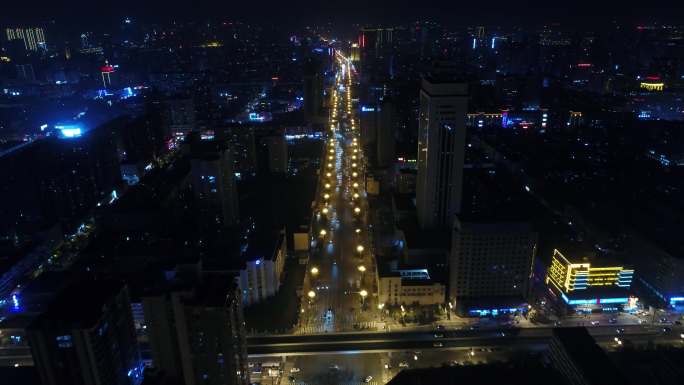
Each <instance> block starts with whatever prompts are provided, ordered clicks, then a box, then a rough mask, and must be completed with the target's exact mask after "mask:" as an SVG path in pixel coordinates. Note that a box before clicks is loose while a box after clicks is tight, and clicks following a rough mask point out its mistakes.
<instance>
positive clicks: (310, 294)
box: [306, 290, 316, 299]
mask: <svg viewBox="0 0 684 385" xmlns="http://www.w3.org/2000/svg"><path fill="white" fill-rule="evenodd" d="M306 295H307V296H308V297H309V298H310V299H314V298H316V292H315V291H313V290H309V292H308V293H306Z"/></svg>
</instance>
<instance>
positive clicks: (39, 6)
mask: <svg viewBox="0 0 684 385" xmlns="http://www.w3.org/2000/svg"><path fill="white" fill-rule="evenodd" d="M123 16H133V17H138V18H142V19H144V20H145V21H166V20H168V19H169V18H192V19H197V18H228V19H230V18H236V19H237V18H239V19H243V20H250V21H255V20H259V19H262V20H265V21H278V22H281V23H282V24H292V25H302V24H305V23H308V22H312V23H313V22H324V21H332V22H335V23H350V22H351V23H373V22H401V21H407V20H415V19H416V18H429V19H434V20H436V21H439V22H442V23H445V24H450V23H454V24H470V23H473V22H478V23H486V22H491V23H497V24H510V25H515V24H517V23H525V24H529V23H539V24H543V23H545V22H564V23H578V24H585V23H593V24H599V25H600V24H601V22H602V21H603V22H605V20H606V19H607V18H615V19H621V20H628V21H634V22H652V21H665V22H667V21H676V20H681V17H683V16H684V1H678V0H650V1H634V0H622V1H618V0H603V1H596V0H593V1H591V0H575V1H552V0H547V1H540V0H517V1H513V0H508V1H502V0H489V1H481V2H478V1H459V0H451V1H438V0H420V1H407V0H395V1H389V0H380V1H377V0H376V1H361V0H349V1H340V0H331V1H323V0H319V1H315V0H289V1H282V0H281V1H276V0H261V1H234V0H224V1H216V0H213V1H208V0H165V1H164V0H118V1H114V0H110V1H107V0H105V1H101V0H97V1H94V0H89V1H85V0H73V1H46V0H37V1H30V2H21V1H12V2H6V3H5V4H3V10H2V14H1V15H0V21H2V22H5V23H8V22H9V23H13V22H19V21H33V20H35V21H45V20H46V19H56V20H57V21H62V22H69V23H79V24H80V25H81V26H84V27H85V26H88V27H90V26H93V25H94V26H97V25H107V24H111V23H115V22H116V21H118V20H120V18H121V17H123Z"/></svg>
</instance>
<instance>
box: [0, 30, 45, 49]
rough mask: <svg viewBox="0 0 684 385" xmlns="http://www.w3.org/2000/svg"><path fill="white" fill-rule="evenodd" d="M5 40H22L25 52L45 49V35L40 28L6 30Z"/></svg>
mask: <svg viewBox="0 0 684 385" xmlns="http://www.w3.org/2000/svg"><path fill="white" fill-rule="evenodd" d="M5 33H6V35H7V40H8V41H12V40H22V41H23V42H24V48H26V50H27V51H38V48H42V49H45V48H46V46H45V33H44V32H43V29H42V28H7V29H6V30H5Z"/></svg>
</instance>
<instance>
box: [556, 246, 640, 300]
mask: <svg viewBox="0 0 684 385" xmlns="http://www.w3.org/2000/svg"><path fill="white" fill-rule="evenodd" d="M633 276H634V269H631V268H627V267H625V266H601V265H597V264H596V263H595V262H594V263H592V262H590V261H587V260H584V259H582V260H581V261H573V260H570V259H568V258H566V257H565V256H564V255H563V254H562V253H561V252H560V251H558V250H554V251H553V256H552V258H551V266H549V269H548V272H547V275H546V285H547V286H548V287H549V289H550V290H551V291H553V292H554V293H555V294H556V295H558V296H560V297H561V298H562V299H563V301H564V302H565V303H566V304H568V305H570V306H573V307H577V306H579V307H592V308H594V307H601V308H602V307H606V306H608V307H611V308H614V307H617V306H623V307H624V306H632V305H633V302H634V299H633V298H632V297H631V296H630V295H629V290H630V287H631V285H632V278H633Z"/></svg>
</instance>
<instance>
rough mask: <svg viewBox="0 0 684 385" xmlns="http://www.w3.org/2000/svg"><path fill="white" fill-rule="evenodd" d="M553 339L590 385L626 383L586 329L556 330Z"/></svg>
mask: <svg viewBox="0 0 684 385" xmlns="http://www.w3.org/2000/svg"><path fill="white" fill-rule="evenodd" d="M553 337H554V339H555V340H556V341H558V342H559V343H560V345H561V346H562V347H563V349H565V351H566V352H567V354H568V356H569V357H570V359H571V360H572V361H573V363H574V365H575V366H577V368H578V369H579V370H580V371H581V372H582V374H583V375H584V377H585V378H586V379H587V380H588V381H587V383H588V384H596V385H599V384H600V385H611V384H616V385H617V384H624V383H625V382H626V379H625V378H624V377H623V376H622V375H621V373H620V372H619V371H618V370H617V368H615V366H613V364H612V363H611V361H610V359H609V358H608V356H607V355H606V353H605V352H604V351H603V350H602V349H601V348H600V347H599V346H598V345H597V344H596V342H595V341H594V338H593V337H592V336H591V335H590V334H589V332H588V331H587V329H586V328H554V329H553Z"/></svg>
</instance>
